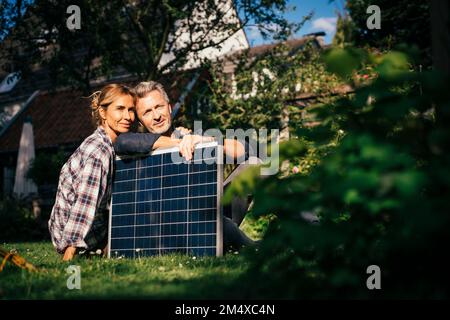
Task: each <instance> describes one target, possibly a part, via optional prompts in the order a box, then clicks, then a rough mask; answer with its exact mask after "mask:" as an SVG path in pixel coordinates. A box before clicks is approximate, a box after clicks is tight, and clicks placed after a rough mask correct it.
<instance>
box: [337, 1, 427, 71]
mask: <svg viewBox="0 0 450 320" xmlns="http://www.w3.org/2000/svg"><path fill="white" fill-rule="evenodd" d="M373 4H376V5H378V6H379V7H380V9H381V29H373V30H370V29H368V28H367V18H368V17H369V16H370V14H368V13H366V10H367V8H368V7H369V6H370V5H373ZM346 9H347V10H348V12H349V16H350V19H347V20H346V26H345V27H346V28H347V29H348V28H351V29H352V30H353V32H352V35H351V37H350V39H351V42H352V43H353V45H356V46H370V47H376V48H378V49H379V50H380V51H385V50H392V49H396V48H398V46H399V45H401V44H405V45H407V46H409V47H412V46H415V47H418V48H419V51H420V64H422V65H423V66H430V65H431V36H430V35H431V30H430V28H431V26H430V2H429V1H422V0H399V1H389V0H379V1H377V2H376V3H373V1H370V0H347V1H346Z"/></svg>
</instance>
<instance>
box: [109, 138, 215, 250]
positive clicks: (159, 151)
mask: <svg viewBox="0 0 450 320" xmlns="http://www.w3.org/2000/svg"><path fill="white" fill-rule="evenodd" d="M211 147H215V148H216V162H215V163H216V166H217V168H216V174H217V177H216V183H217V185H216V246H215V247H216V256H218V257H219V256H222V255H223V208H222V204H221V200H222V196H223V146H222V145H220V144H218V143H217V142H207V143H200V144H197V145H196V146H195V150H198V149H205V148H211ZM178 151H179V150H178V147H173V148H164V149H157V150H155V151H153V152H150V153H148V154H146V155H142V154H141V155H127V156H116V160H124V159H130V158H131V159H142V158H145V157H148V156H154V155H163V154H167V153H174V152H178ZM194 160H195V159H194ZM190 163H192V161H191V162H190ZM135 170H138V168H137V167H135ZM188 174H189V173H188ZM161 178H163V176H161ZM135 180H136V183H137V182H138V181H139V178H137V177H136V179H135ZM188 185H190V184H189V176H188ZM160 188H161V190H162V189H163V186H162V185H161V187H160ZM136 192H137V191H136ZM186 199H191V198H189V197H187V198H186ZM189 209H190V208H189V207H188V208H187V210H189ZM112 210H113V197H111V202H110V206H109V223H108V258H111V252H112V248H111V240H112V236H111V235H112V227H113V226H112V217H113V212H112ZM160 211H161V212H160V214H164V212H163V211H162V206H161V207H160ZM134 214H135V215H136V216H137V214H138V213H137V212H134ZM160 224H162V223H161V222H160ZM134 227H136V223H135V224H134ZM188 235H189V232H188ZM159 237H161V232H160V234H159ZM133 239H134V241H135V240H136V234H134V236H133ZM160 251H161V248H160ZM158 255H161V252H159V253H158ZM133 256H135V254H134V255H133Z"/></svg>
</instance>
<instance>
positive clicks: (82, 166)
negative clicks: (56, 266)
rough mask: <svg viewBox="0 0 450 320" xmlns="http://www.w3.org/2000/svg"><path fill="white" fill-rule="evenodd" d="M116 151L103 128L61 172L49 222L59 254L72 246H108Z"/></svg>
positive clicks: (74, 154)
mask: <svg viewBox="0 0 450 320" xmlns="http://www.w3.org/2000/svg"><path fill="white" fill-rule="evenodd" d="M114 155H115V154H114V149H113V146H112V143H111V140H110V138H109V137H108V136H107V134H106V132H105V130H104V129H103V128H102V127H98V128H97V130H95V132H94V133H93V134H92V135H90V136H89V137H87V138H86V139H85V140H84V141H83V143H82V144H81V145H80V146H79V147H78V149H77V150H76V151H75V152H74V153H73V154H72V156H71V157H70V158H69V160H68V161H67V162H66V164H65V165H64V166H63V168H62V169H61V173H60V176H59V184H58V191H57V194H56V201H55V205H54V206H53V210H52V213H51V216H50V220H49V222H48V227H49V231H50V235H51V238H52V242H53V245H54V246H55V248H56V250H57V251H58V252H59V253H64V251H65V249H66V248H67V247H68V246H74V247H77V248H85V249H97V248H100V246H104V245H106V240H107V230H108V214H109V204H110V199H111V180H112V177H111V176H112V173H113V170H114V168H113V163H114Z"/></svg>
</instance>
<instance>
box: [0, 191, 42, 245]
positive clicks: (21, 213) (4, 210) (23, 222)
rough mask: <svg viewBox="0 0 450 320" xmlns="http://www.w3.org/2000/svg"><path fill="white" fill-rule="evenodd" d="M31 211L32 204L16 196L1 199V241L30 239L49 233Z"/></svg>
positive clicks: (39, 237) (40, 237)
mask: <svg viewBox="0 0 450 320" xmlns="http://www.w3.org/2000/svg"><path fill="white" fill-rule="evenodd" d="M43 229H44V227H43V226H41V225H40V222H39V221H37V220H36V219H35V218H34V216H33V213H32V211H31V205H30V204H28V203H27V202H25V201H22V200H20V199H15V198H4V199H3V200H1V201H0V241H1V242H3V241H30V240H37V239H42V238H43V237H44V234H47V232H46V230H43Z"/></svg>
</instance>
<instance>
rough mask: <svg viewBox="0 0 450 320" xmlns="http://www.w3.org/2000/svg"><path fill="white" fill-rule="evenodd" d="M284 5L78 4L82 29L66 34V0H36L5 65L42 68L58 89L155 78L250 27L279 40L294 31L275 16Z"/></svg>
mask: <svg viewBox="0 0 450 320" xmlns="http://www.w3.org/2000/svg"><path fill="white" fill-rule="evenodd" d="M285 2H286V1H285V0H271V1H251V0H237V1H234V2H233V3H232V2H231V1H218V0H196V1H194V0H191V1H184V0H183V1H182V0H167V1H166V0H165V1H162V0H152V1H144V0H138V1H127V0H112V1H108V2H107V3H106V4H105V3H101V2H99V1H94V0H82V1H78V3H77V5H78V6H79V7H80V9H81V29H80V30H69V29H68V28H67V26H66V20H67V18H68V16H69V15H68V14H66V9H67V7H68V6H69V5H71V4H72V3H73V1H69V0H63V1H52V0H37V1H36V2H35V3H33V4H32V5H30V6H29V7H28V10H27V11H26V14H25V15H24V16H23V17H18V18H17V21H18V22H17V23H16V24H15V26H14V29H13V30H11V32H10V33H9V34H8V41H9V42H10V43H13V44H14V46H13V48H12V50H10V54H9V59H12V60H13V61H14V65H15V68H17V69H24V70H27V69H30V68H31V67H32V66H33V65H34V64H36V63H38V64H45V65H47V66H49V67H50V70H51V72H52V76H53V79H55V80H56V82H57V84H72V85H74V86H76V87H81V88H83V89H84V90H85V91H89V90H90V80H92V79H95V78H99V77H100V76H111V75H112V74H114V73H115V72H117V71H120V70H121V69H122V70H124V69H125V70H127V71H129V72H130V73H132V74H133V75H135V76H136V77H137V79H138V80H146V79H155V78H159V77H160V76H161V75H162V74H164V73H165V72H167V71H173V70H177V69H179V68H180V67H183V66H184V65H185V64H186V62H187V61H188V60H189V59H190V58H196V57H197V58H199V59H200V58H201V57H200V53H201V52H202V50H205V49H207V48H218V47H219V46H220V45H221V44H222V43H224V41H226V40H227V39H228V38H230V37H231V36H232V35H233V34H234V33H236V32H237V31H239V30H241V29H242V28H243V27H245V26H248V25H251V24H256V25H257V26H258V27H259V28H261V29H262V30H266V32H265V34H267V32H269V31H267V30H268V29H270V28H268V26H271V27H273V29H274V30H276V32H277V35H278V36H279V37H280V38H286V37H287V36H289V35H290V34H291V30H293V31H295V30H296V27H297V25H296V24H289V23H288V22H287V21H286V20H285V19H284V18H283V17H282V14H283V11H284V10H286V4H285ZM233 6H234V7H233ZM233 8H235V9H236V11H234V10H233ZM234 12H239V13H240V16H241V19H239V18H238V17H237V16H235V15H234ZM2 15H4V14H2ZM274 30H272V33H274V32H275V31H274ZM163 57H166V59H162V58H163ZM163 60H164V61H163Z"/></svg>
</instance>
